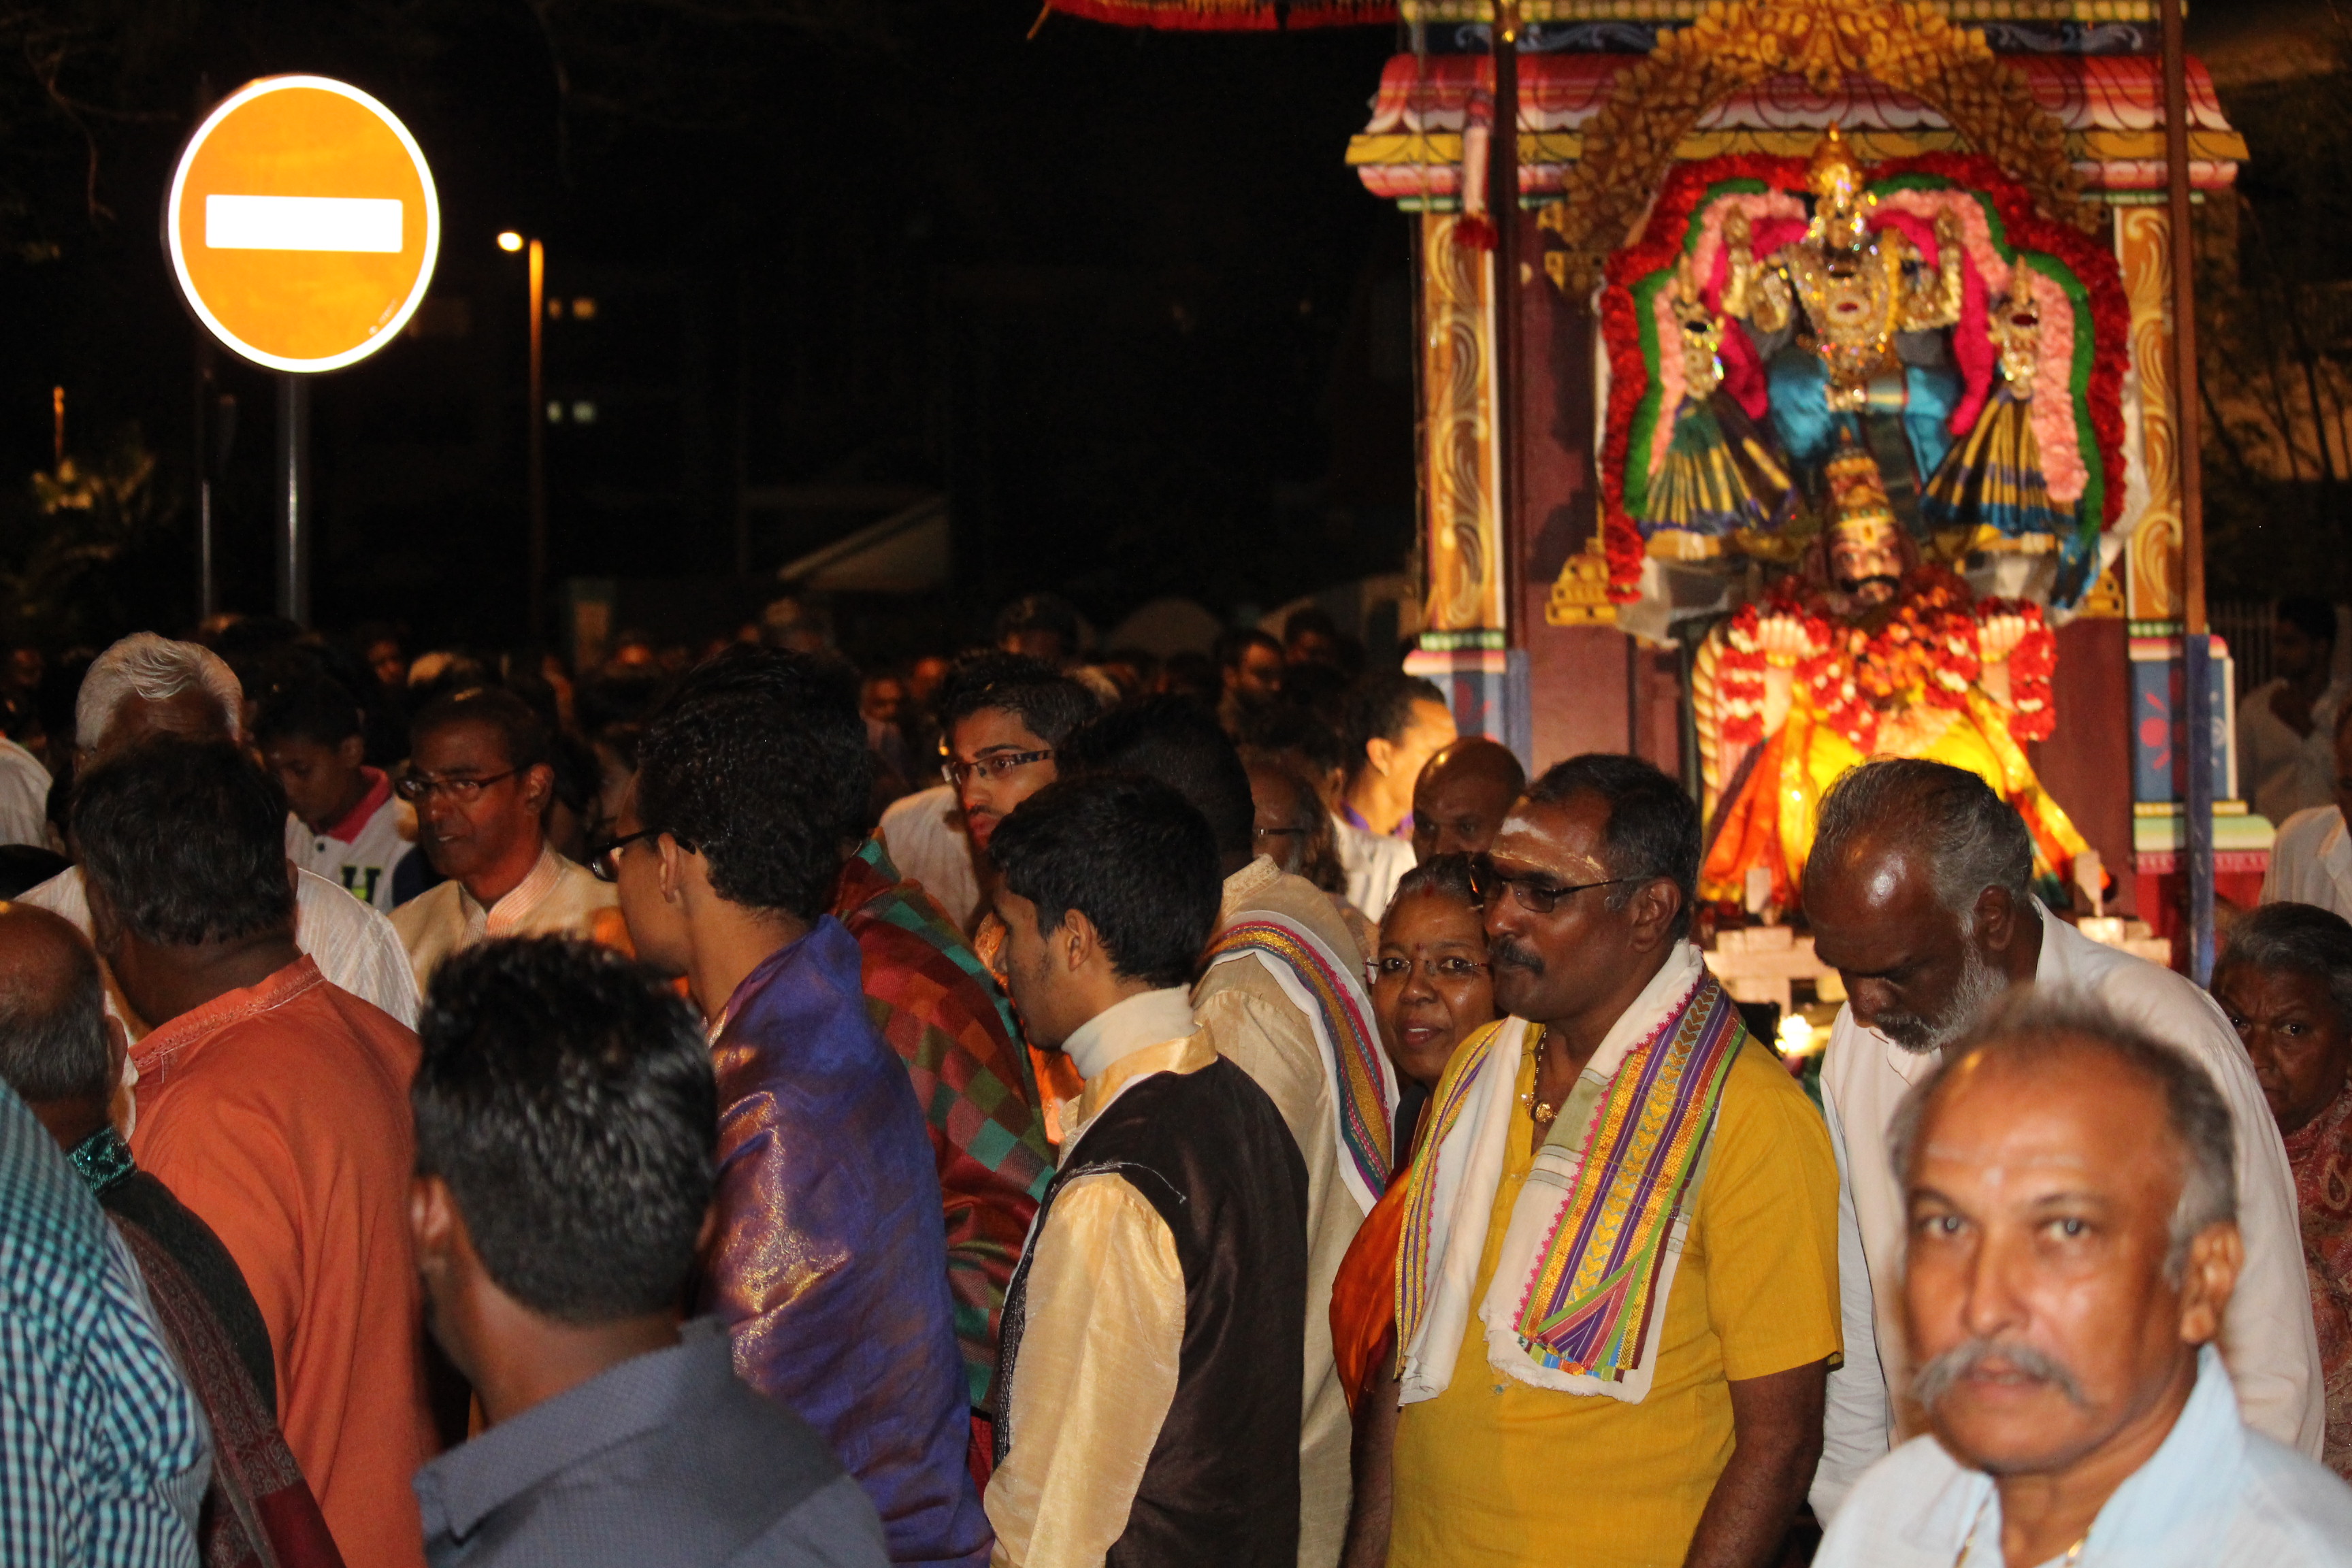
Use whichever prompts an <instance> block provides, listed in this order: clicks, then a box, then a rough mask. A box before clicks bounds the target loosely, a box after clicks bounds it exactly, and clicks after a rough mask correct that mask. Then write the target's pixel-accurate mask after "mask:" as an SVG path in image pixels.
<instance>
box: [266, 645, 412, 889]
mask: <svg viewBox="0 0 2352 1568" xmlns="http://www.w3.org/2000/svg"><path fill="white" fill-rule="evenodd" d="M253 729H254V739H255V741H256V742H258V743H259V745H260V747H261V754H262V757H263V758H264V759H265V760H266V761H267V762H268V764H269V771H270V772H271V773H274V774H276V775H277V778H278V784H279V785H280V787H282V788H283V789H284V790H285V791H286V804H287V805H289V807H290V808H291V809H290V810H289V812H288V813H287V816H286V854H287V858H289V859H290V860H292V861H293V862H294V863H295V864H296V865H298V866H302V867H307V868H309V869H310V870H312V871H315V872H317V873H318V874H319V875H320V876H321V877H324V878H326V879H329V880H330V881H332V882H336V883H339V884H340V885H341V886H342V887H343V888H344V889H346V890H347V891H349V892H350V893H351V895H352V897H353V898H356V899H358V900H361V901H362V902H363V903H369V904H373V905H374V906H375V907H376V908H377V909H379V910H383V911H384V912H385V913H387V914H388V913H390V912H391V910H392V901H393V900H392V873H393V868H394V867H395V866H397V865H399V863H400V861H401V859H402V858H403V857H404V856H406V855H408V854H409V853H410V852H411V851H413V850H414V849H415V847H416V825H415V816H413V815H411V814H410V813H409V811H408V809H407V808H406V807H405V806H404V805H403V804H402V803H401V801H400V799H399V798H398V797H397V796H395V795H394V794H393V793H392V781H391V780H390V779H388V778H386V777H385V776H384V773H383V769H381V768H372V767H369V766H367V765H366V763H363V762H362V760H361V759H362V756H363V755H364V754H365V752H366V749H367V748H366V742H365V740H364V739H363V738H362V733H361V719H360V706H359V703H358V702H357V701H356V700H353V698H352V694H351V693H350V692H349V691H347V690H345V689H343V688H342V687H341V685H339V684H337V683H336V682H335V681H334V680H332V679H330V678H328V677H327V676H325V675H323V674H321V675H313V676H306V677H304V678H302V679H297V680H294V681H291V682H289V683H288V684H286V685H284V686H280V687H278V688H277V689H273V690H272V691H270V692H269V694H268V696H266V697H264V698H263V699H262V701H261V711H260V713H259V715H258V717H257V719H256V720H255V721H254V727H253Z"/></svg>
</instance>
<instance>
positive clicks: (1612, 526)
mask: <svg viewBox="0 0 2352 1568" xmlns="http://www.w3.org/2000/svg"><path fill="white" fill-rule="evenodd" d="M1805 169H1806V164H1805V161H1804V160H1802V159H1800V158H1784V157H1777V156H1773V155H1771V154H1768V153H1735V154H1730V155H1727V156H1725V157H1720V158H1709V159H1705V160H1702V161H1699V162H1696V163H1680V164H1677V165H1675V168H1674V170H1673V172H1672V173H1671V174H1668V176H1667V178H1666V183H1665V185H1664V188H1663V189H1662V190H1661V191H1660V192H1659V194H1658V199H1657V203H1656V205H1655V206H1654V208H1653V210H1652V212H1651V215H1650V217H1649V220H1648V221H1647V222H1646V223H1645V224H1644V225H1643V234H1642V237H1641V238H1640V239H1638V240H1637V241H1635V242H1634V243H1633V244H1632V245H1630V246H1627V247H1624V248H1623V249H1622V250H1619V251H1616V252H1614V253H1613V254H1612V255H1611V256H1610V257H1609V258H1608V260H1607V263H1606V266H1605V269H1604V270H1605V279H1606V281H1605V284H1604V287H1603V288H1602V289H1601V337H1602V341H1603V343H1604V345H1605V349H1606V352H1607V353H1608V356H1609V407H1608V412H1607V417H1606V421H1605V423H1604V425H1603V427H1602V433H1601V538H1602V542H1603V545H1604V547H1605V549H1606V551H1607V554H1608V558H1609V596H1610V598H1611V599H1612V600H1613V601H1615V602H1616V603H1619V604H1629V603H1631V602H1633V600H1635V599H1637V598H1639V597H1640V596H1641V578H1642V569H1643V559H1644V553H1643V541H1642V535H1641V531H1640V529H1639V528H1638V527H1636V526H1635V524H1634V522H1633V518H1632V516H1631V515H1630V514H1629V513H1628V512H1627V510H1626V507H1625V476H1626V464H1627V461H1628V460H1629V458H1630V457H1631V455H1632V451H1633V439H1634V425H1635V423H1636V421H1637V419H1638V418H1639V417H1640V416H1641V412H1642V406H1643V403H1644V401H1645V400H1646V399H1648V398H1649V397H1651V396H1652V395H1653V394H1654V386H1653V378H1652V375H1651V368H1650V365H1649V363H1648V358H1647V356H1646V355H1645V354H1644V353H1643V342H1642V340H1643V333H1642V326H1641V307H1640V304H1639V303H1638V302H1637V301H1636V299H1635V293H1636V290H1640V289H1654V288H1656V287H1659V286H1661V283H1662V279H1661V277H1660V275H1661V274H1663V273H1664V272H1666V271H1667V270H1668V269H1670V268H1673V267H1675V265H1676V264H1677V263H1679V262H1680V261H1681V260H1682V258H1683V256H1684V252H1685V245H1686V242H1687V240H1688V237H1689V235H1690V232H1691V227H1692V220H1693V217H1694V216H1695V215H1696V214H1697V213H1698V211H1699V209H1700V208H1702V207H1703V206H1706V205H1709V204H1711V203H1712V202H1714V201H1716V200H1717V199H1719V198H1720V197H1721V196H1723V195H1727V194H1728V193H1727V192H1725V191H1724V189H1723V187H1725V186H1726V185H1731V184H1742V183H1745V184H1748V185H1749V188H1750V189H1753V188H1754V187H1757V186H1760V187H1762V189H1763V190H1764V191H1765V192H1767V193H1770V192H1778V191H1786V192H1801V191H1802V190H1803V189H1804V185H1805ZM1870 174H1871V181H1870V183H1871V184H1873V185H1874V186H1876V185H1880V184H1885V183H1887V182H1891V181H1895V180H1900V179H1903V178H1905V177H1906V176H1911V175H1926V176H1929V177H1931V178H1935V179H1941V180H1948V181H1950V182H1951V183H1952V184H1954V185H1956V186H1958V187H1959V188H1960V189H1962V190H1963V191H1965V192H1967V193H1968V194H1969V195H1973V196H1976V197H1979V198H1980V199H1982V200H1983V201H1985V202H1988V203H1990V205H1991V208H1992V211H1993V213H1994V214H1995V215H1996V216H1998V217H1999V219H2000V226H2001V229H2002V236H2001V244H2000V247H1999V248H2006V249H2007V250H2009V251H2010V252H2011V254H2012V255H2019V254H2021V253H2023V252H2026V251H2032V252H2038V253H2040V254H2041V255H2043V256H2046V257H2049V258H2052V259H2053V260H2055V261H2057V262H2058V263H2059V264H2060V265H2061V266H2062V267H2063V268H2065V269H2066V271H2067V272H2069V273H2070V274H2071V275H2072V279H2071V280H2072V283H2073V286H2074V288H2076V289H2081V291H2082V294H2083V299H2084V304H2085V306H2086V307H2087V310H2088V313H2089V315H2090V318H2091V332H2090V334H2089V335H2090V342H2088V343H2082V342H2077V344H2076V345H2075V347H2076V353H2075V355H2074V359H2075V363H2076V365H2077V366H2083V365H2084V361H2086V360H2087V362H2088V363H2087V366H2086V367H2084V368H2086V370H2087V376H2086V378H2083V379H2084V380H2085V381H2086V384H2084V388H2083V395H2084V402H2085V403H2086V404H2087V405H2088V406H2087V409H2086V410H2085V412H2086V414H2087V416H2088V421H2089V424H2090V427H2091V434H2092V437H2093V439H2094V440H2095V442H2096V444H2097V448H2098V457H2099V461H2098V464H2097V466H2096V470H2095V472H2091V473H2089V474H2088V475H2087V476H2086V483H2085V493H2086V495H2089V494H2091V493H2092V492H2093V489H2094V487H2095V513H2094V515H2095V516H2096V518H2097V520H2098V523H2099V526H2100V527H2101V528H2102V529H2105V528H2109V527H2112V526H2114V524H2115V522H2116V520H2117V519H2118V518H2120V517H2121V516H2122V513H2123V502H2124V474H2125V451H2124V417H2123V375H2124V368H2125V365H2126V361H2127V359H2128V356H2129V342H2130V327H2131V310H2130V306H2129V303H2128V301H2127V300H2126V298H2125V295H2124V288H2123V277H2122V272H2121V270H2120V268H2118V266H2117V265H2116V259H2115V257H2114V256H2113V255H2112V254H2111V253H2110V252H2109V251H2107V250H2106V249H2105V248H2103V247H2101V246H2100V245H2099V244H2098V243H2097V242H2096V241H2095V240H2094V239H2092V238H2090V237H2087V236H2085V235H2084V234H2081V233H2079V232H2078V231H2076V230H2075V229H2074V228H2073V227H2071V226H2068V225H2065V224H2063V223H2056V222H2053V221H2051V220H2050V219H2048V218H2045V217H2043V216H2041V215H2040V213H2039V212H2038V211H2037V210H2036V209H2035V207H2034V204H2033V197H2032V194H2031V193H2029V192H2028V191H2026V189H2025V188H2024V187H2023V186H2021V185H2020V184H2018V183H2017V182H2016V181H2014V180H2012V179H2011V178H2009V177H2008V176H2007V175H2005V174H2002V173H2001V171H2000V168H1999V167H1998V166H1997V165H1996V164H1994V163H1992V162H1991V161H1990V159H1987V158H1983V157H1980V156H1979V155H1977V154H1974V153H1923V154H1920V155H1919V156H1916V157H1911V158H1898V159H1893V160H1890V161H1888V162H1886V163H1880V164H1877V165H1874V166H1873V168H1872V169H1871V171H1870ZM2069 292H2070V294H2071V290H2069ZM1662 352H1663V351H1662ZM2076 379H2077V378H2076V377H2071V376H2070V378H2069V380H2070V387H2069V391H2070V396H2071V395H2072V384H2073V383H2074V381H2075V380H2076ZM2087 457H2088V454H2087V453H2086V454H2084V458H2087ZM2070 477H2071V476H2070Z"/></svg>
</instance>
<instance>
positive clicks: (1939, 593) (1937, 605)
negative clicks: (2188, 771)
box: [1716, 566, 2058, 755]
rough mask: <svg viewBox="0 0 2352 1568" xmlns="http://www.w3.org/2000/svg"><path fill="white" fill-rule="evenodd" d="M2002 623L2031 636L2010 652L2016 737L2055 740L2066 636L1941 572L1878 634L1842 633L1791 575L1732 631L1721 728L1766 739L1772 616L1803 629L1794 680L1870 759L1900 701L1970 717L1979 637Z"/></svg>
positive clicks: (1745, 610)
mask: <svg viewBox="0 0 2352 1568" xmlns="http://www.w3.org/2000/svg"><path fill="white" fill-rule="evenodd" d="M1783 616H1792V617H1795V618H1797V619H1799V620H1801V621H1802V622H1803V624H1804V628H1805V652H1804V654H1803V656H1802V657H1801V658H1798V659H1797V661H1796V669H1795V679H1796V681H1797V682H1798V683H1799V684H1800V685H1801V687H1802V688H1803V689H1804V692H1805V695H1806V698H1807V700H1808V702H1809V704H1810V706H1811V709H1812V710H1813V712H1814V714H1815V716H1816V717H1817V718H1819V720H1820V721H1822V723H1824V724H1827V725H1828V726H1829V727H1830V728H1832V730H1835V731H1837V732H1838V733H1839V734H1841V735H1843V736H1844V737H1845V738H1846V740H1847V741H1848V742H1851V743H1852V744H1853V748H1854V749H1855V750H1856V751H1858V752H1863V753H1864V754H1865V755H1867V754H1868V753H1869V752H1872V751H1874V750H1875V749H1876V747H1877V744H1878V727H1879V722H1880V721H1881V719H1882V718H1883V717H1884V716H1885V713H1886V711H1887V710H1889V709H1890V708H1891V707H1893V706H1894V705H1895V703H1896V702H1897V701H1898V700H1904V699H1909V700H1918V701H1924V702H1927V703H1928V704H1929V705H1931V706H1933V707H1937V708H1941V709H1944V710H1947V711H1950V712H1960V711H1964V710H1966V709H1967V708H1968V705H1969V689H1970V688H1971V687H1973V686H1975V685H1976V683H1977V681H1978V680H1979V679H1980V678H1981V677H1982V676H1983V673H1984V650H1983V647H1982V644H1981V642H1980V640H1979V631H1980V628H1981V626H1982V625H1983V622H1984V620H1985V619H1986V618H1987V617H1989V616H2019V617H2020V618H2021V619H2022V620H2024V621H2025V623H2026V633H2025V636H2024V638H2023V639H2022V640H2021V641H2020V642H2019V644H2018V645H2017V647H2016V648H2015V649H2014V650H2012V651H2011V654H2010V656H2009V682H2010V698H2011V706H2012V710H2011V713H2010V716H2009V730H2010V733H2011V735H2013V736H2015V737H2016V738H2017V739H2018V740H2020V741H2040V740H2046V739H2048V738H2049V736H2050V734H2051V732H2052V731H2053V729H2054V728H2055V726H2056V714H2055V713H2054V711H2053V709H2052V706H2051V697H2050V678H2051V675H2052V674H2053V672H2054V671H2055V670H2056V668H2057V667H2058V640H2057V638H2056V637H2053V635H2052V634H2051V631H2050V627H2049V624H2048V623H2047V622H2046V621H2044V620H2043V619H2042V607H2041V606H2040V605H2036V604H2034V603H2032V601H2031V600H2026V599H1985V600H1976V599H1974V598H1973V597H1972V596H1971V595H1970V594H1969V586H1968V584H1966V583H1964V582H1962V581H1961V580H1960V579H1959V578H1958V577H1956V576H1954V575H1953V574H1951V573H1950V572H1948V571H1946V570H1945V569H1944V568H1942V567H1940V566H1925V567H1921V568H1920V569H1919V570H1918V571H1916V572H1914V573H1912V574H1910V575H1909V576H1907V577H1906V578H1905V579H1904V584H1903V598H1902V600H1901V602H1900V603H1899V604H1898V605H1896V606H1895V613H1894V614H1893V615H1892V616H1889V617H1888V618H1887V620H1886V621H1885V624H1884V625H1882V626H1879V627H1878V628H1877V630H1875V631H1870V630H1866V629H1864V627H1862V626H1854V625H1851V624H1847V625H1832V622H1831V621H1830V619H1829V618H1828V616H1825V615H1824V614H1822V611H1821V609H1820V608H1819V607H1818V606H1817V605H1814V604H1812V603H1809V602H1808V601H1807V600H1806V599H1805V598H1804V597H1803V596H1802V595H1801V594H1800V593H1799V591H1798V589H1797V588H1796V586H1795V584H1794V581H1793V580H1792V579H1789V578H1783V579H1782V580H1781V581H1780V584H1777V585H1775V587H1774V588H1773V589H1772V591H1771V592H1770V593H1769V595H1767V596H1766V599H1765V602H1764V603H1762V604H1760V605H1755V604H1751V605H1745V606H1743V607H1742V608H1741V609H1740V610H1739V611H1738V614H1736V615H1734V616H1732V617H1731V619H1730V620H1728V621H1727V622H1726V623H1725V624H1724V650H1723V652H1722V653H1721V654H1720V655H1718V656H1717V660H1716V692H1717V703H1716V710H1717V714H1718V715H1719V717H1718V719H1717V731H1718V732H1719V733H1720V734H1721V735H1722V737H1723V739H1724V740H1725V741H1727V742H1730V743H1732V744H1734V745H1750V746H1752V745H1757V744H1759V743H1760V742H1762V741H1763V740H1764V691H1765V678H1766V670H1767V668H1768V667H1769V664H1770V662H1771V660H1770V658H1769V657H1768V656H1767V655H1766V653H1765V652H1764V647H1763V641H1762V632H1763V626H1764V622H1765V621H1766V619H1768V618H1773V619H1777V618H1780V617H1783Z"/></svg>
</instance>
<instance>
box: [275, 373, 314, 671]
mask: <svg viewBox="0 0 2352 1568" xmlns="http://www.w3.org/2000/svg"><path fill="white" fill-rule="evenodd" d="M315 510H316V506H315V503H314V502H313V501H312V499H311V495H310V378H309V377H308V376H303V375H297V374H295V373H294V372H292V371H285V372H282V373H280V374H279V375H278V614H279V615H281V616H285V617H286V618H287V619H288V620H289V621H292V622H293V623H295V624H296V625H297V626H309V625H310V536H311V534H312V533H314V532H316V531H317V529H316V527H315V525H314V523H313V521H312V516H311V514H312V513H313V511H315Z"/></svg>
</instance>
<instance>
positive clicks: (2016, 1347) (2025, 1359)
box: [1911, 1338, 2084, 1410]
mask: <svg viewBox="0 0 2352 1568" xmlns="http://www.w3.org/2000/svg"><path fill="white" fill-rule="evenodd" d="M1996 1360H1998V1361H2002V1362H2006V1363H2008V1364H2009V1366H2010V1367H2011V1370H2013V1371H2014V1372H2016V1373H2018V1375H2019V1376H2021V1377H2025V1378H2030V1379H2032V1381H2033V1382H2035V1383H2046V1384H2050V1385H2051V1386H2052V1387H2053V1388H2055V1389H2056V1390H2057V1391H2058V1392H2059V1393H2060V1394H2064V1395H2065V1396H2066V1401H2067V1403H2068V1404H2070V1405H2082V1404H2083V1403H2084V1399H2083V1385H2082V1384H2080V1383H2077V1382H2076V1381H2075V1380H2074V1373H2071V1372H2069V1371H2068V1370H2067V1369H2066V1367H2065V1365H2064V1364H2063V1363H2061V1362H2059V1361H2058V1360H2057V1359H2056V1358H2055V1357H2053V1356H2051V1355H2049V1354H2046V1353H2045V1352H2042V1351H2038V1350H2036V1349H2034V1348H2033V1347H2032V1345H2029V1344H2027V1343H2025V1342H2022V1341H2020V1340H1993V1339H1984V1338H1978V1339H1972V1340H1968V1341H1965V1342H1962V1343H1959V1344H1957V1345H1954V1346H1953V1347H1952V1348H1951V1349H1950V1350H1948V1351H1946V1352H1944V1353H1943V1354H1942V1355H1939V1356H1937V1358H1936V1359H1935V1360H1933V1361H1931V1362H1929V1363H1927V1365H1926V1366H1923V1367H1921V1368H1920V1369H1919V1373H1918V1375H1917V1376H1916V1378H1914V1379H1913V1380H1912V1384H1911V1392H1912V1394H1914V1395H1915V1396H1916V1398H1917V1399H1918V1401H1919V1403H1920V1404H1921V1405H1925V1406H1927V1408H1928V1409H1930V1410H1932V1409H1934V1408H1935V1407H1936V1406H1937V1405H1938V1404H1940V1403H1941V1402H1942V1400H1943V1397H1944V1395H1946V1394H1949V1393H1951V1391H1952V1389H1953V1387H1954V1385H1956V1384H1958V1382H1959V1381H1960V1379H1962V1378H1964V1377H1967V1376H1969V1375H1970V1374H1972V1373H1975V1372H1976V1371H1977V1370H1978V1369H1979V1368H1980V1367H1981V1366H1983V1365H1984V1363H1986V1362H1989V1361H1996Z"/></svg>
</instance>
